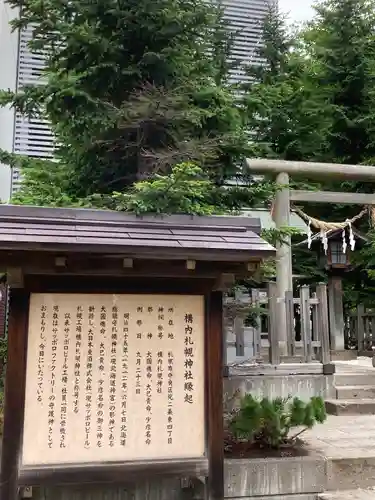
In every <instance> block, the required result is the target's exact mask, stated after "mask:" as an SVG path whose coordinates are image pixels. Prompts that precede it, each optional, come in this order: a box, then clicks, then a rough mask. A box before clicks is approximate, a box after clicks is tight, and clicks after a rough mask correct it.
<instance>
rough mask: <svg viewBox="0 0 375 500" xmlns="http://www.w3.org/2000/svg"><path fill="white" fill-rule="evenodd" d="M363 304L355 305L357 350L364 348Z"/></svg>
mask: <svg viewBox="0 0 375 500" xmlns="http://www.w3.org/2000/svg"><path fill="white" fill-rule="evenodd" d="M364 316H365V306H364V305H363V304H358V306H357V332H356V333H357V341H358V351H364V350H365V325H364Z"/></svg>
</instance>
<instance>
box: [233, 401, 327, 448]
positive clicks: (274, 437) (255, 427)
mask: <svg viewBox="0 0 375 500" xmlns="http://www.w3.org/2000/svg"><path fill="white" fill-rule="evenodd" d="M325 420H326V411H325V406H324V401H323V400H322V398H320V397H313V398H311V399H310V401H309V402H308V403H305V402H303V401H301V400H300V399H299V398H293V399H292V398H290V397H288V398H275V399H272V400H270V399H268V398H263V399H261V400H260V399H256V398H254V397H253V396H252V395H251V394H246V395H245V396H244V397H243V398H242V399H241V403H240V408H239V410H238V411H237V412H235V414H234V415H233V416H232V417H231V419H230V421H229V429H230V431H231V432H232V433H233V435H234V437H235V438H236V439H237V440H240V441H246V442H248V443H253V444H254V445H258V446H260V447H265V448H280V447H281V446H282V445H284V444H287V443H293V441H294V440H295V438H296V437H297V435H300V434H301V433H302V432H303V431H304V430H307V429H311V427H313V426H314V425H315V424H316V423H323V422H324V421H325ZM301 426H302V427H303V430H302V431H299V432H298V434H297V435H295V436H292V437H291V436H290V430H291V429H292V428H293V427H301Z"/></svg>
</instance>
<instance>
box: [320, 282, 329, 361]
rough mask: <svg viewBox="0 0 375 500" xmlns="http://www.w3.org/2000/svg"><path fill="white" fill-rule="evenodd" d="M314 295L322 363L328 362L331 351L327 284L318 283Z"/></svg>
mask: <svg viewBox="0 0 375 500" xmlns="http://www.w3.org/2000/svg"><path fill="white" fill-rule="evenodd" d="M316 296H317V298H318V300H319V304H318V307H319V314H318V315H317V316H318V329H319V337H320V342H321V356H320V361H321V363H323V365H326V364H328V363H330V361H331V351H330V342H329V319H328V302H327V286H326V285H325V284H324V283H320V284H319V285H318V286H317V287H316Z"/></svg>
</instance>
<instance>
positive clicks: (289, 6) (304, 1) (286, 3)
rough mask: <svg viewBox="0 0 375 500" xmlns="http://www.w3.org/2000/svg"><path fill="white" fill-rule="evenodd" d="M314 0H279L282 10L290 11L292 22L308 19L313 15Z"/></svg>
mask: <svg viewBox="0 0 375 500" xmlns="http://www.w3.org/2000/svg"><path fill="white" fill-rule="evenodd" d="M312 3H313V0H279V7H280V10H281V11H282V12H284V13H288V14H289V16H290V20H291V21H292V22H301V21H308V20H309V19H311V17H312V13H313V11H312V8H311V5H312Z"/></svg>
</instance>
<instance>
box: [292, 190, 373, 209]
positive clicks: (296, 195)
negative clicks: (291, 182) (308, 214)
mask: <svg viewBox="0 0 375 500" xmlns="http://www.w3.org/2000/svg"><path fill="white" fill-rule="evenodd" d="M290 200H291V201H297V202H298V201H300V202H302V201H305V202H308V203H341V204H343V205H375V194H372V193H370V194H368V193H337V192H334V191H304V190H298V191H293V190H291V191H290Z"/></svg>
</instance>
